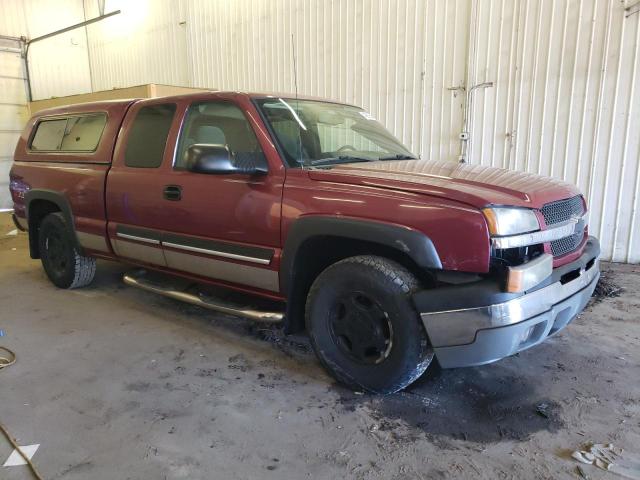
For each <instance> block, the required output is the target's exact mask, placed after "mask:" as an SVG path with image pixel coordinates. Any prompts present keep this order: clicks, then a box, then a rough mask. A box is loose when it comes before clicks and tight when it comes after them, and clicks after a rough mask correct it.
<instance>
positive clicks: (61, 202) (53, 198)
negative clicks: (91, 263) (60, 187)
mask: <svg viewBox="0 0 640 480" xmlns="http://www.w3.org/2000/svg"><path fill="white" fill-rule="evenodd" d="M34 200H45V201H47V202H51V203H53V204H54V205H56V206H57V207H58V208H59V209H60V212H61V213H62V215H63V216H64V219H65V221H66V222H67V225H69V226H70V227H71V233H72V238H73V241H74V246H75V248H76V249H77V251H78V253H80V254H81V255H83V254H84V250H83V248H82V245H80V242H79V241H78V236H77V235H76V228H75V222H74V221H73V213H72V211H71V205H69V201H68V200H67V198H66V197H65V196H64V195H63V194H62V193H60V192H56V191H54V190H46V189H40V188H38V189H33V190H29V191H28V192H27V193H26V194H25V196H24V201H25V213H26V217H27V224H28V225H29V253H30V255H31V258H39V254H38V245H37V242H36V241H35V238H36V237H35V235H33V234H32V232H33V231H34V226H33V225H31V220H30V215H29V209H30V207H31V203H32V202H33V201H34ZM34 255H35V256H34Z"/></svg>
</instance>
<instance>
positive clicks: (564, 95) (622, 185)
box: [470, 0, 640, 263]
mask: <svg viewBox="0 0 640 480" xmlns="http://www.w3.org/2000/svg"><path fill="white" fill-rule="evenodd" d="M634 3H635V4H636V7H634V8H630V9H629V10H626V9H625V7H631V6H632V5H633V4H634ZM634 10H638V5H637V2H636V1H635V0H633V1H627V2H626V3H625V2H622V1H618V0H572V1H553V0H547V1H538V0H529V1H518V2H514V1H512V0H482V1H478V2H477V15H476V16H475V18H474V22H473V25H472V29H471V32H472V36H473V42H472V43H473V49H474V50H475V55H474V58H473V61H472V62H471V66H470V83H479V82H484V81H493V82H495V87H494V88H491V89H487V90H484V91H483V92H482V93H480V94H479V95H478V96H477V97H476V102H475V103H474V112H473V117H472V118H473V125H472V136H471V139H472V140H471V156H470V162H471V163H480V164H485V165H494V166H499V167H505V168H511V169H517V170H526V171H530V172H535V173H541V174H543V175H552V176H554V177H557V178H561V179H564V180H566V181H568V182H571V183H575V184H577V185H578V186H579V187H580V189H581V190H582V191H583V192H585V194H586V196H587V197H588V202H589V205H590V209H591V215H590V226H591V231H592V232H593V233H594V234H595V235H597V236H598V237H599V238H600V240H601V243H602V247H603V255H604V257H605V258H608V259H613V260H615V261H627V262H633V263H638V262H640V222H638V219H637V216H638V215H637V212H638V205H639V202H640V199H639V195H638V194H639V192H640V170H639V168H638V167H639V163H640V160H639V157H640V128H639V127H638V125H640V88H639V85H640V52H639V51H638V50H639V49H640V47H639V44H640V27H639V19H640V13H632V12H633V11H634Z"/></svg>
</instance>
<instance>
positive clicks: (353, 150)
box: [338, 145, 356, 153]
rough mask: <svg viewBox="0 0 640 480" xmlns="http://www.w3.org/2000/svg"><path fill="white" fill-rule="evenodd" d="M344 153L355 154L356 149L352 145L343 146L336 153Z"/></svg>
mask: <svg viewBox="0 0 640 480" xmlns="http://www.w3.org/2000/svg"><path fill="white" fill-rule="evenodd" d="M346 151H351V152H355V151H356V147H354V146H353V145H343V146H341V147H340V148H339V149H338V153H341V152H346Z"/></svg>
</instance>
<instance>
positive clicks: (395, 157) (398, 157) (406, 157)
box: [378, 153, 417, 160]
mask: <svg viewBox="0 0 640 480" xmlns="http://www.w3.org/2000/svg"><path fill="white" fill-rule="evenodd" d="M378 160H417V159H416V157H412V156H411V155H403V154H401V153H399V154H398V155H390V156H388V157H380V158H379V159H378Z"/></svg>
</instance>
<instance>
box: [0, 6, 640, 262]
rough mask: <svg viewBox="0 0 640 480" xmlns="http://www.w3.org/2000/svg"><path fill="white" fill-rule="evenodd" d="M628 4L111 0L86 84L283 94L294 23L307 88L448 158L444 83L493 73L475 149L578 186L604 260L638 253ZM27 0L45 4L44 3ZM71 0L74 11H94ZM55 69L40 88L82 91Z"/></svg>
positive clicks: (635, 107)
mask: <svg viewBox="0 0 640 480" xmlns="http://www.w3.org/2000/svg"><path fill="white" fill-rule="evenodd" d="M3 1H4V2H9V3H12V2H14V3H15V2H16V1H17V0H3ZM636 1H637V0H397V1H396V0H234V1H230V0H216V1H214V0H177V1H176V0H153V1H150V0H136V1H130V0H129V1H126V0H106V8H105V10H106V11H111V10H114V9H118V8H119V9H121V10H122V14H121V15H117V16H115V17H112V18H110V19H107V20H105V21H104V22H100V23H97V24H94V25H91V26H89V27H88V28H87V29H86V34H87V37H88V50H89V65H90V69H88V70H90V72H91V81H90V82H88V83H90V84H91V85H90V87H91V88H93V89H94V90H102V89H110V88H113V87H122V86H128V85H134V84H143V83H149V82H156V83H171V84H177V85H185V86H195V87H215V88H220V89H243V90H268V91H286V92H291V91H293V90H294V81H293V74H292V73H293V65H292V60H291V35H292V34H293V36H294V43H295V49H296V52H297V57H298V89H299V92H300V93H304V94H312V95H320V96H324V97H331V98H335V99H339V100H344V101H348V102H353V103H356V104H360V105H362V106H364V107H365V108H367V109H368V110H369V111H371V112H372V113H373V114H374V115H375V116H376V117H377V118H379V119H380V120H381V121H382V122H383V123H384V124H385V125H387V127H388V128H390V129H391V130H392V131H393V132H394V133H395V134H396V135H398V136H399V137H400V138H402V139H403V140H404V142H406V143H407V144H408V145H410V147H411V148H412V150H414V151H415V152H416V153H420V154H422V156H423V157H426V158H431V159H450V160H452V161H455V160H456V159H457V156H458V154H459V150H460V145H459V143H460V142H459V140H458V134H459V133H460V130H461V129H462V114H463V110H462V109H463V99H464V94H463V93H462V92H461V91H450V90H448V88H450V87H459V86H469V85H473V84H476V83H481V82H485V81H493V82H494V87H493V88H489V89H486V90H479V91H477V92H476V95H475V101H474V104H473V105H474V106H473V109H472V111H471V115H470V118H471V127H470V130H471V143H470V151H469V162H470V163H475V164H489V165H497V166H504V167H507V168H513V169H518V170H526V171H532V172H539V173H542V174H546V175H553V176H555V177H558V178H563V179H566V180H568V181H570V182H575V183H577V184H578V185H579V186H580V188H581V189H582V190H583V191H584V192H585V193H586V194H587V196H588V200H589V203H590V206H591V226H592V230H593V231H594V232H595V233H596V234H598V235H599V236H600V237H601V240H602V244H603V249H604V257H605V258H613V259H614V260H618V261H631V262H640V222H638V221H637V220H636V217H637V214H636V213H637V211H638V203H639V202H640V199H639V197H640V195H639V192H640V171H639V168H638V163H639V160H638V157H639V155H640V139H639V135H640V129H638V128H637V125H638V124H640V98H639V95H640V93H638V90H639V88H638V87H636V85H638V83H639V82H638V80H639V75H640V73H639V62H640V59H639V56H640V54H639V53H638V48H639V47H638V43H639V38H638V35H639V33H638V31H639V27H638V22H639V18H640V13H632V12H633V11H634V10H637V9H638V8H637V6H634V5H635V4H636ZM68 3H69V4H70V5H72V6H73V4H74V1H73V0H71V1H69V2H68ZM26 4H28V5H31V6H32V7H31V8H32V10H31V12H32V13H31V15H35V16H38V15H39V14H40V16H42V15H43V14H42V11H43V10H46V8H44V7H47V8H49V7H51V5H52V4H53V0H27V1H26ZM75 4H76V6H75V7H73V8H66V9H64V10H66V11H68V12H75V13H73V14H74V15H76V16H75V17H74V18H73V19H69V18H67V20H66V23H67V24H69V23H75V22H77V21H81V20H83V19H84V17H83V16H81V15H82V14H79V13H78V11H79V10H82V7H84V10H85V13H86V16H87V17H93V16H96V15H97V14H98V13H99V12H98V7H97V5H98V4H99V2H97V1H95V0H84V1H83V0H76V1H75ZM35 5H38V6H44V7H39V8H35V7H34V6H35ZM77 5H80V7H77ZM627 7H630V10H629V11H626V10H625V8H627ZM59 10H63V9H59ZM78 15H80V16H78ZM627 15H628V17H627ZM29 20H30V21H31V17H29ZM1 22H2V20H0V23H1ZM78 32H80V31H78ZM0 33H2V30H1V29H0ZM76 37H78V35H76ZM80 45H82V43H81V42H80ZM63 53H64V55H61V54H58V55H57V56H53V58H56V59H58V60H61V61H62V60H64V58H66V55H67V53H68V54H69V55H71V54H72V53H73V51H69V52H66V51H65V52H63ZM62 57H64V58H62ZM75 58H76V59H77V60H79V57H75ZM64 62H66V60H64ZM65 64H66V63H65ZM36 68H37V70H38V72H37V74H38V75H42V76H43V77H44V76H46V75H48V74H49V72H50V71H51V65H49V64H47V63H46V62H44V63H43V64H42V65H38V66H37V67H36ZM60 75H62V77H61V78H62V79H63V80H62V81H61V82H60V85H58V86H55V87H51V89H50V90H46V88H49V87H46V88H45V86H44V84H43V82H41V83H40V84H39V85H40V86H39V87H38V89H40V90H39V91H40V92H43V95H45V94H50V93H55V94H58V95H60V94H64V93H66V92H63V85H64V86H65V87H64V88H67V87H66V85H67V83H68V84H69V85H73V86H74V88H76V87H78V86H79V85H80V83H82V84H83V85H84V87H83V88H85V89H84V90H83V91H89V89H90V87H89V85H88V84H87V81H85V80H82V81H81V82H78V79H77V78H75V76H74V75H72V74H71V73H69V74H67V75H66V77H65V72H64V71H63V72H60ZM80 77H82V75H81V76H80ZM82 78H86V76H85V77H82ZM83 82H84V83H83ZM52 85H53V84H52ZM634 127H635V128H634Z"/></svg>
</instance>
